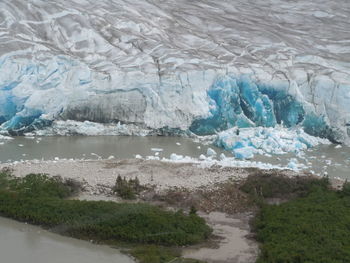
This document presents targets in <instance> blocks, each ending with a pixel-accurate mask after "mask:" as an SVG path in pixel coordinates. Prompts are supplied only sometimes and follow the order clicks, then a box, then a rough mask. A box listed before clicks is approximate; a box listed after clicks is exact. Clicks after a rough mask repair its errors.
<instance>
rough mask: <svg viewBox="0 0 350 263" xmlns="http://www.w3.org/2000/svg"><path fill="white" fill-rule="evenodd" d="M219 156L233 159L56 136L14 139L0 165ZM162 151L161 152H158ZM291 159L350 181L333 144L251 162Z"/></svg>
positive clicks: (172, 143) (143, 143)
mask: <svg viewBox="0 0 350 263" xmlns="http://www.w3.org/2000/svg"><path fill="white" fill-rule="evenodd" d="M209 147H210V148H213V149H215V151H216V152H217V153H218V155H219V154H220V153H225V155H226V156H232V154H231V153H230V152H227V151H224V150H222V149H219V148H217V147H214V146H211V145H210V146H209V145H203V144H201V143H198V142H194V141H193V140H191V139H189V138H182V137H162V136H152V137H133V136H67V137H63V136H56V137H35V138H25V137H16V138H14V139H13V140H10V141H6V142H4V144H1V145H0V162H12V161H20V160H33V159H45V160H52V159H54V158H56V157H58V158H60V159H61V158H74V159H97V158H108V157H109V156H114V157H115V158H119V159H125V158H134V157H135V155H137V154H139V155H141V156H143V157H146V156H155V154H157V156H158V157H160V158H162V157H165V158H169V157H170V155H171V154H172V153H176V154H181V155H187V156H191V157H194V158H198V157H199V155H201V154H206V152H207V149H208V148H209ZM159 150H161V151H159ZM291 158H296V159H297V160H298V162H299V163H301V164H305V165H306V166H308V168H307V169H306V170H308V171H313V172H314V173H316V174H319V175H324V174H328V175H329V176H330V177H340V178H343V179H350V172H349V167H350V148H349V147H345V146H342V147H341V148H336V146H335V145H320V146H317V147H315V148H313V149H309V150H308V151H306V152H305V155H304V156H302V157H300V156H299V157H297V156H296V155H295V154H284V155H273V156H271V157H267V156H256V157H254V159H253V160H252V161H261V162H264V163H270V164H273V165H280V166H287V165H288V162H289V161H290V160H291Z"/></svg>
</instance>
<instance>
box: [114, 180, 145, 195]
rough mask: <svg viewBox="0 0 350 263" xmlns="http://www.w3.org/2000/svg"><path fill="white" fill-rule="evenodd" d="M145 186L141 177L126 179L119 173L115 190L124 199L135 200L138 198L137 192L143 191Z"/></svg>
mask: <svg viewBox="0 0 350 263" xmlns="http://www.w3.org/2000/svg"><path fill="white" fill-rule="evenodd" d="M142 189H143V187H142V186H141V185H140V181H139V179H138V178H137V177H136V178H135V179H129V180H126V178H125V177H124V178H122V177H121V176H120V175H118V177H117V180H116V182H115V185H114V187H113V192H114V193H116V194H118V195H119V196H120V197H121V198H123V199H129V200H133V199H136V194H138V193H140V192H141V191H142Z"/></svg>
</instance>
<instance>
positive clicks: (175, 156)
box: [170, 153, 184, 161]
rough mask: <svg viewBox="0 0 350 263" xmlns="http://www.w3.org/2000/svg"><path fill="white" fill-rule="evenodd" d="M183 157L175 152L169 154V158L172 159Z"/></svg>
mask: <svg viewBox="0 0 350 263" xmlns="http://www.w3.org/2000/svg"><path fill="white" fill-rule="evenodd" d="M183 158H184V157H183V155H178V154H176V153H172V154H171V155H170V160H172V161H179V160H182V159H183Z"/></svg>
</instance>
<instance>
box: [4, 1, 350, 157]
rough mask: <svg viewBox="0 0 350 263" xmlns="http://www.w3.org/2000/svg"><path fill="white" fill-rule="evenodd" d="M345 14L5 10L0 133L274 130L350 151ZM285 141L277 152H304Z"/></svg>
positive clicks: (259, 6) (325, 4)
mask: <svg viewBox="0 0 350 263" xmlns="http://www.w3.org/2000/svg"><path fill="white" fill-rule="evenodd" d="M347 6H348V0H338V1H337V4H336V5H334V3H332V2H331V1H321V2H319V1H317V2H310V1H307V0H300V1H298V2H297V3H295V2H286V1H282V0H276V1H275V0H274V1H272V0H271V1H270V0H267V1H266V0H258V1H255V2H254V3H252V4H249V3H247V2H246V1H243V0H237V1H235V2H234V3H231V2H227V1H223V0H218V1H215V3H214V2H211V1H207V0H199V1H187V0H179V1H176V2H174V1H170V0H165V1H156V0H149V1H144V0H135V1H128V0H101V1H93V0H85V1H77V0H66V1H58V0H50V1H46V0H28V1H25V2H24V1H22V0H4V1H1V2H0V132H1V133H2V134H3V135H18V134H20V135H22V134H26V133H34V134H42V135H45V134H46V135H51V134H61V135H68V134H84V135H100V134H123V135H127V134H129V135H130V134H137V135H149V134H157V133H162V134H173V133H181V132H185V133H186V132H192V133H194V134H197V135H208V134H217V133H220V132H224V131H226V130H227V131H228V132H230V131H231V129H233V128H234V127H239V129H240V131H241V130H242V129H246V128H251V129H252V130H253V131H256V130H257V129H258V127H265V128H267V129H268V130H269V129H270V128H271V129H276V128H277V130H278V129H279V128H278V127H280V126H281V127H284V128H285V129H290V128H296V129H299V127H300V128H302V129H303V130H304V131H305V132H306V133H308V134H310V135H313V136H319V137H322V138H327V139H329V140H331V141H332V142H340V143H347V144H350V140H349V138H350V55H349V54H350V45H349V40H348V38H347V35H348V34H346V33H347V31H346V29H347V28H350V20H349V19H348V11H349V10H348V9H347V8H344V7H347ZM219 136H220V135H219ZM233 136H234V134H233ZM259 136H262V135H259ZM259 136H258V137H259ZM268 138H269V142H270V144H271V145H272V144H277V145H279V143H276V142H274V141H273V139H272V137H268ZM308 139H309V138H308ZM222 141H225V140H222ZM226 141H227V140H226ZM250 141H251V143H252V144H253V143H258V142H253V141H252V140H250ZM282 141H284V140H282ZM289 141H293V143H292V144H293V146H290V145H289V144H287V145H284V148H288V147H291V148H292V149H296V148H297V147H300V148H303V147H310V145H309V142H310V141H309V140H305V141H303V139H302V138H300V139H297V141H295V143H294V140H289ZM222 144H223V145H224V144H225V143H224V142H223V143H222ZM248 146H249V147H253V148H254V149H259V150H263V149H268V145H267V146H259V147H260V148H259V147H258V148H257V147H255V146H251V145H248ZM248 146H244V147H248ZM269 147H270V146H269ZM241 148H243V147H241ZM284 148H283V147H282V146H281V147H280V146H279V148H278V147H277V149H280V150H277V151H284V152H285V151H287V150H286V149H284ZM238 149H239V148H236V152H237V154H238V152H241V154H243V152H242V151H243V150H238ZM246 149H247V148H246ZM245 151H246V152H244V154H243V155H242V157H243V156H245V157H247V156H249V155H251V154H248V150H245ZM250 151H251V152H253V154H255V153H254V151H256V150H254V151H253V149H250ZM269 151H270V150H269ZM269 151H267V152H269Z"/></svg>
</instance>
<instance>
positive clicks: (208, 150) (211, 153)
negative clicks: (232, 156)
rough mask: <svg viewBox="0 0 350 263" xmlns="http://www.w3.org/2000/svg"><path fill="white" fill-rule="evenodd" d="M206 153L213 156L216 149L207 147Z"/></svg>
mask: <svg viewBox="0 0 350 263" xmlns="http://www.w3.org/2000/svg"><path fill="white" fill-rule="evenodd" d="M207 155H208V156H215V155H216V151H215V150H214V149H212V148H208V149H207Z"/></svg>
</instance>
